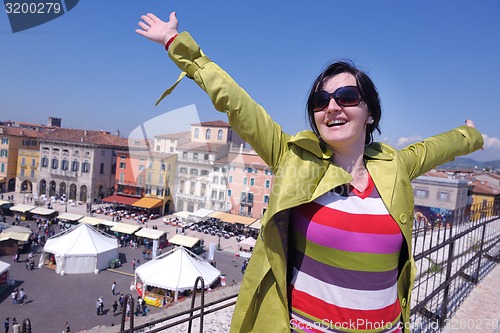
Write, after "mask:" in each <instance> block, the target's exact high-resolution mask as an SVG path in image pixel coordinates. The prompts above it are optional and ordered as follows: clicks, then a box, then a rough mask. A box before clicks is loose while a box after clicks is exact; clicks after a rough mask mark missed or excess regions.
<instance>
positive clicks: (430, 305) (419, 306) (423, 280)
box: [120, 201, 500, 333]
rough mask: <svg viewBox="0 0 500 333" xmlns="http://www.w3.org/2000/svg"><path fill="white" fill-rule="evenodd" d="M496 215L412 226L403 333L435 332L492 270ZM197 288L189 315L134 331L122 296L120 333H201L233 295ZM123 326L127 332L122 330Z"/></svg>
mask: <svg viewBox="0 0 500 333" xmlns="http://www.w3.org/2000/svg"><path fill="white" fill-rule="evenodd" d="M499 215H500V202H499V201H497V202H495V203H493V202H491V203H488V204H480V205H475V206H468V207H466V208H462V209H457V210H454V211H452V212H451V213H449V214H447V215H446V219H441V220H439V221H434V222H429V221H427V222H426V223H421V221H414V222H415V223H414V231H413V256H414V258H415V263H416V266H417V276H416V278H415V284H414V287H413V290H412V303H411V307H412V308H411V318H410V321H411V328H410V329H409V330H405V332H408V331H410V332H415V333H420V332H422V333H424V332H425V333H427V332H440V331H441V330H442V329H443V327H444V326H445V325H446V324H447V323H448V321H449V320H450V318H451V317H452V316H453V315H454V314H455V313H456V311H457V310H458V308H459V306H460V305H461V304H462V302H463V300H464V299H465V298H466V297H467V295H469V294H470V293H471V292H472V289H473V288H474V286H475V285H476V284H478V283H479V282H480V281H481V280H482V279H483V278H484V277H485V276H486V275H487V274H488V273H489V272H490V271H491V270H492V269H493V268H494V267H495V265H496V264H497V263H498V262H499V260H500V217H499ZM198 282H201V288H199V292H201V295H202V296H201V298H202V300H201V305H200V306H198V307H195V306H194V303H195V297H196V292H193V298H192V302H191V309H189V310H186V311H183V312H179V313H177V314H174V315H171V316H168V317H164V318H160V319H157V320H153V321H150V322H148V323H146V324H142V325H139V326H135V327H134V320H133V314H132V315H131V316H129V317H126V316H125V314H126V313H127V311H126V309H125V306H126V305H125V304H127V303H130V304H129V308H130V309H133V308H134V307H133V306H134V305H133V304H134V303H133V302H134V300H133V297H132V296H130V295H127V297H126V301H125V302H124V309H123V310H122V314H123V317H122V327H121V331H120V333H129V332H130V333H133V332H151V333H153V332H161V331H162V330H165V329H167V328H170V327H174V326H177V325H181V324H184V323H186V322H188V323H189V324H188V325H189V326H188V332H189V333H190V332H191V323H192V321H193V319H197V318H200V332H203V317H204V315H207V314H210V313H213V312H216V311H219V310H222V309H224V308H226V307H229V306H232V305H234V304H235V303H236V298H237V296H238V294H234V295H231V296H227V297H224V298H221V299H219V300H217V301H214V302H211V303H206V304H205V302H204V284H203V280H202V279H201V277H198V278H197V279H196V282H195V285H194V288H193V290H197V289H198ZM129 312H130V311H129ZM196 312H198V313H197V314H196ZM127 321H128V322H129V325H130V327H129V329H125V323H126V322H127Z"/></svg>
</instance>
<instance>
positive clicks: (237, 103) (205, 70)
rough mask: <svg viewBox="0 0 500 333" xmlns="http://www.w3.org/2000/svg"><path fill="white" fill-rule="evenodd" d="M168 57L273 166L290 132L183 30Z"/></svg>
mask: <svg viewBox="0 0 500 333" xmlns="http://www.w3.org/2000/svg"><path fill="white" fill-rule="evenodd" d="M168 53H169V57H170V58H171V59H172V60H173V61H174V62H175V64H176V65H177V66H178V67H179V68H180V69H181V70H182V71H183V72H186V73H187V76H188V77H189V78H191V79H193V80H194V81H195V82H196V84H197V85H198V86H200V87H201V88H202V89H203V90H204V91H205V92H206V93H207V94H208V96H209V97H210V99H211V100H212V103H213V105H214V107H215V109H217V110H218V111H220V112H225V113H226V114H227V116H228V119H229V123H230V125H231V127H232V128H233V129H234V130H235V131H236V132H237V133H238V134H239V135H240V136H241V138H242V139H243V140H245V141H246V142H247V143H249V144H250V146H252V148H253V149H254V150H255V151H256V152H257V153H258V154H259V156H260V157H261V158H262V159H263V160H264V161H265V162H266V163H267V165H269V167H271V168H272V169H274V167H275V166H276V165H277V164H278V161H279V158H280V157H281V156H282V154H283V151H284V150H285V149H286V147H287V144H286V143H287V141H288V139H289V135H287V134H285V133H283V131H282V129H281V127H280V126H279V125H278V124H276V123H275V122H274V121H273V120H272V119H271V117H270V116H269V115H268V114H267V112H266V111H265V110H264V108H263V107H262V106H260V105H259V104H257V103H256V102H255V101H254V100H253V99H252V98H251V97H250V96H249V95H248V93H247V92H246V91H245V90H243V89H242V88H241V87H240V86H239V85H238V84H237V83H236V82H235V81H234V80H233V79H232V78H231V77H230V76H229V75H228V74H227V73H226V72H225V71H224V70H222V69H221V68H220V67H219V66H218V65H216V64H215V63H214V62H212V61H211V60H210V59H209V58H208V57H206V56H205V54H204V53H203V51H202V50H201V49H200V47H199V46H198V45H197V44H196V42H195V41H194V40H193V38H192V37H191V36H190V35H189V33H187V32H182V33H180V34H179V35H178V36H177V37H176V38H175V40H174V42H173V43H172V44H171V45H170V47H169V51H168Z"/></svg>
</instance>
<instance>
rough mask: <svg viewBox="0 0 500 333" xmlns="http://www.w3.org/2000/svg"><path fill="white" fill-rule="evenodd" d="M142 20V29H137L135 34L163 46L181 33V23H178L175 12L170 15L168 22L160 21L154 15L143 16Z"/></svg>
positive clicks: (140, 25) (140, 24) (140, 23)
mask: <svg viewBox="0 0 500 333" xmlns="http://www.w3.org/2000/svg"><path fill="white" fill-rule="evenodd" d="M141 19H142V21H140V22H139V27H141V29H137V30H136V31H135V32H137V33H138V34H139V35H142V36H144V37H146V38H147V39H149V40H152V41H153V42H157V43H160V44H162V45H163V46H165V44H167V42H168V41H169V40H170V38H172V37H174V36H175V35H177V34H178V33H179V31H178V30H177V27H178V25H179V21H177V17H176V16H175V12H172V13H170V17H169V19H170V20H169V21H168V22H164V21H162V20H160V19H159V18H158V17H157V16H156V15H154V14H146V15H142V16H141Z"/></svg>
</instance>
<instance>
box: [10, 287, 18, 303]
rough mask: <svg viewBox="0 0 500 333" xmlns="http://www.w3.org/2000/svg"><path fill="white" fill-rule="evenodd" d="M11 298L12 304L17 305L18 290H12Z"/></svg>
mask: <svg viewBox="0 0 500 333" xmlns="http://www.w3.org/2000/svg"><path fill="white" fill-rule="evenodd" d="M10 297H11V298H12V304H17V288H14V290H12V293H11V294H10Z"/></svg>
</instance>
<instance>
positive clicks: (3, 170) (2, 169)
mask: <svg viewBox="0 0 500 333" xmlns="http://www.w3.org/2000/svg"><path fill="white" fill-rule="evenodd" d="M0 172H5V163H2V167H1V168H0Z"/></svg>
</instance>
